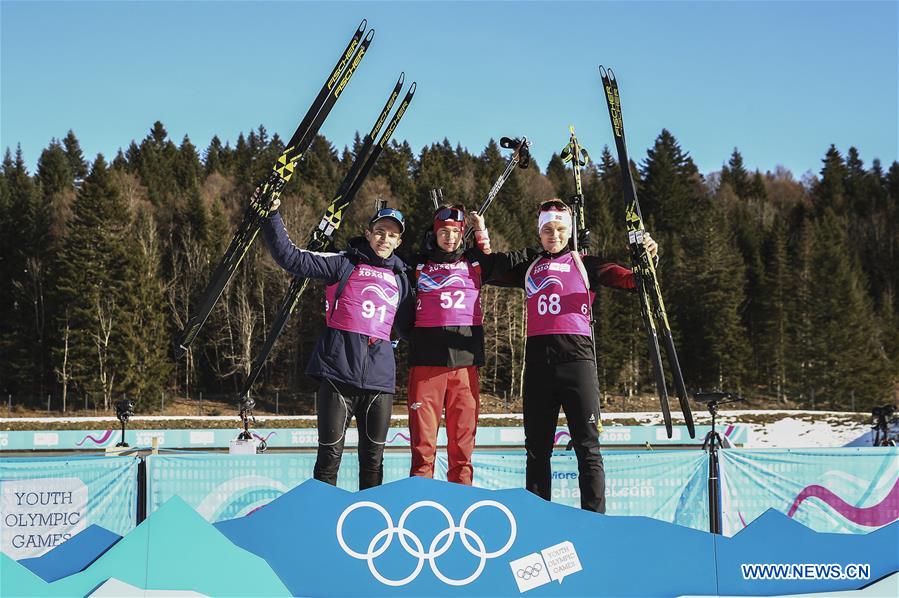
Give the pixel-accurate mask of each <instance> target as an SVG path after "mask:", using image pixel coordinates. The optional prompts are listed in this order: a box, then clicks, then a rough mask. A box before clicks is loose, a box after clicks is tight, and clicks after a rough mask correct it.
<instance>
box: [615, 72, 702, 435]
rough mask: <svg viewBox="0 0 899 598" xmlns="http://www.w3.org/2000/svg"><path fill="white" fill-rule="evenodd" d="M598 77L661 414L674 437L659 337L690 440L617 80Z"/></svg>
mask: <svg viewBox="0 0 899 598" xmlns="http://www.w3.org/2000/svg"><path fill="white" fill-rule="evenodd" d="M599 74H600V76H601V77H602V85H603V90H604V92H605V93H604V95H605V97H606V104H607V105H608V107H609V119H610V120H611V123H612V133H613V134H614V137H615V147H616V149H617V150H618V164H619V167H620V169H621V179H622V190H623V193H624V201H625V220H626V223H627V235H628V242H629V244H630V248H631V260H632V262H633V271H634V276H635V278H636V281H637V291H638V294H639V296H640V313H641V314H642V316H643V324H644V326H645V328H646V334H647V337H648V340H649V351H650V358H651V361H652V364H653V371H654V373H655V378H656V387H657V389H658V392H659V400H660V401H661V405H662V415H663V417H664V419H665V429H666V431H667V432H668V438H671V434H672V428H671V413H670V409H669V406H668V388H667V386H666V384H665V373H664V370H663V369H662V358H661V355H660V351H659V336H661V337H662V342H663V344H664V346H665V353H666V355H667V357H668V365H669V366H670V368H671V375H672V378H673V379H674V386H675V390H676V392H677V398H678V402H679V403H680V408H681V411H682V412H683V414H684V422H685V423H686V425H687V431H688V432H689V433H690V438H695V437H696V431H695V429H694V425H693V412H692V410H691V409H690V401H689V398H688V397H687V389H686V386H685V385H684V378H683V374H682V373H681V369H680V362H679V361H678V359H677V351H676V350H675V348H674V337H673V336H672V334H671V326H670V325H669V324H668V313H667V311H666V310H665V302H664V301H663V300H662V292H661V290H660V289H659V282H658V278H657V277H656V271H655V264H654V263H653V260H652V259H651V258H650V257H649V254H648V253H647V252H646V250H645V249H644V248H643V235H644V234H645V230H644V226H643V214H642V213H641V212H640V204H639V202H638V201H637V190H636V186H635V185H634V179H633V176H632V175H631V169H630V159H629V158H628V155H627V145H626V143H625V140H624V119H623V117H622V114H621V98H620V96H619V93H618V81H617V80H616V78H615V73H614V72H613V71H612V69H606V68H604V67H602V66H600V67H599Z"/></svg>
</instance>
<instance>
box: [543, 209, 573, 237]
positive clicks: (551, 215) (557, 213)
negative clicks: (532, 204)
mask: <svg viewBox="0 0 899 598" xmlns="http://www.w3.org/2000/svg"><path fill="white" fill-rule="evenodd" d="M547 222H561V223H562V224H564V225H565V226H567V227H568V228H571V212H568V211H563V210H549V211H548V212H543V211H541V212H540V219H539V220H538V221H537V233H538V234H539V233H540V231H541V230H543V225H544V224H546V223H547Z"/></svg>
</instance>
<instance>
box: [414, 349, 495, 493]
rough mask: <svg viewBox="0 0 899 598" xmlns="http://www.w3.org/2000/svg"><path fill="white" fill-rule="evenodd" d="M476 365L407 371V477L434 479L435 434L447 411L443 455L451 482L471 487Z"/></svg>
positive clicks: (477, 406) (476, 405)
mask: <svg viewBox="0 0 899 598" xmlns="http://www.w3.org/2000/svg"><path fill="white" fill-rule="evenodd" d="M480 406H481V402H480V379H479V377H478V368H477V366H469V367H462V368H447V367H434V366H413V367H411V368H409V404H408V407H409V431H410V432H411V435H412V442H411V444H412V470H411V472H410V474H409V475H413V476H423V477H427V478H432V477H434V458H435V455H436V453H437V431H438V429H439V428H440V416H441V415H442V413H443V410H444V407H445V408H446V438H447V442H446V445H447V446H446V452H447V457H448V459H449V470H448V471H447V474H446V477H447V479H448V480H449V481H450V482H457V483H459V484H466V485H468V486H470V485H471V477H472V467H471V453H472V451H473V450H474V436H475V431H476V430H477V426H478V411H479V410H480Z"/></svg>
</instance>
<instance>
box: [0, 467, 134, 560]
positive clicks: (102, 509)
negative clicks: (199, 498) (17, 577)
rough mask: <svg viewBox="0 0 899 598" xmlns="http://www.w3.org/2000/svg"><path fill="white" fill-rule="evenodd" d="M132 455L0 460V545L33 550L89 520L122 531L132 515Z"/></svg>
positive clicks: (13, 552) (16, 552)
mask: <svg viewBox="0 0 899 598" xmlns="http://www.w3.org/2000/svg"><path fill="white" fill-rule="evenodd" d="M137 463H138V460H137V459H136V458H134V457H94V456H89V457H47V458H41V459H33V458H25V459H16V458H3V459H2V460H0V517H2V518H0V549H2V552H4V553H6V554H8V555H9V556H10V557H12V558H13V559H16V560H19V559H24V558H28V557H36V556H39V555H41V554H43V553H45V552H47V551H48V550H50V549H52V548H54V547H56V546H57V545H59V544H61V543H62V542H64V541H65V540H67V539H68V538H70V537H72V536H74V535H75V534H77V533H79V532H80V531H82V530H83V529H85V528H87V527H88V526H90V525H91V524H97V525H100V526H102V527H104V528H106V529H107V530H109V531H112V532H115V533H116V534H119V535H124V534H126V533H127V532H128V531H130V530H131V529H132V528H133V527H134V525H135V519H136V517H137Z"/></svg>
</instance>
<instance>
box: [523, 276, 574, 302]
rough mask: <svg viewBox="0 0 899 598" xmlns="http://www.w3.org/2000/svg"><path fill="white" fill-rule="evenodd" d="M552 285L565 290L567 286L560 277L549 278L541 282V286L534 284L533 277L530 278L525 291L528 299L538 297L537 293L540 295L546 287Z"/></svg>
mask: <svg viewBox="0 0 899 598" xmlns="http://www.w3.org/2000/svg"><path fill="white" fill-rule="evenodd" d="M552 285H559V287H561V288H563V289H564V288H565V285H563V284H562V279H561V278H559V277H558V276H547V277H546V278H544V279H543V280H542V281H541V282H540V284H539V285H538V284H537V283H536V282H534V279H533V278H532V277H530V276H528V279H527V281H526V282H525V285H524V286H525V289H524V290H525V292H526V293H527V296H528V297H533V296H534V295H536V294H537V293H539V292H540V291H542V290H543V289H545V288H546V287H550V286H552Z"/></svg>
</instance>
